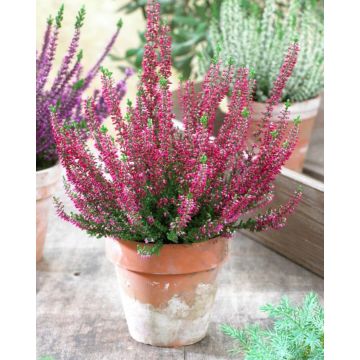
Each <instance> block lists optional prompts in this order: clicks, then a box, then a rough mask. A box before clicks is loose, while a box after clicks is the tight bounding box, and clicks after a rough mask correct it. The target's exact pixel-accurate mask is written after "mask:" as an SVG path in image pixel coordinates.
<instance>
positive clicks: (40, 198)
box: [36, 164, 61, 262]
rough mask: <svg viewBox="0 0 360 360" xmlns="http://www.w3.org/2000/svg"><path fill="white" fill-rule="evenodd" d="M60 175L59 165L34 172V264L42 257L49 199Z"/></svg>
mask: <svg viewBox="0 0 360 360" xmlns="http://www.w3.org/2000/svg"><path fill="white" fill-rule="evenodd" d="M60 175H61V168H60V165H59V164H56V165H54V166H52V167H50V168H48V169H45V170H40V171H37V172H36V262H38V261H40V260H41V258H42V256H43V251H44V242H45V236H46V230H47V224H48V214H49V208H50V204H51V197H52V196H53V195H54V193H55V190H56V185H57V183H58V182H59V179H60Z"/></svg>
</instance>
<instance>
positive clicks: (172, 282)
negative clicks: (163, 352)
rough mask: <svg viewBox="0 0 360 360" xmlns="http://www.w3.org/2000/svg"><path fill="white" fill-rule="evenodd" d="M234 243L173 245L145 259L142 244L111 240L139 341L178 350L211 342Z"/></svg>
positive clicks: (134, 335) (220, 240)
mask: <svg viewBox="0 0 360 360" xmlns="http://www.w3.org/2000/svg"><path fill="white" fill-rule="evenodd" d="M228 241H229V239H225V238H221V237H219V238H215V239H212V240H209V241H205V242H201V243H194V244H189V245H187V244H186V245H183V244H179V245H177V244H169V245H164V246H163V248H162V249H161V250H160V254H159V255H153V256H151V257H141V256H140V255H139V254H138V253H137V251H136V246H137V243H136V242H131V241H124V240H113V239H107V240H106V253H107V257H108V259H109V260H110V261H111V262H112V263H114V265H115V268H116V273H117V275H118V278H119V280H120V285H121V299H122V304H123V308H124V312H125V317H126V321H127V324H128V328H129V332H130V335H131V337H132V338H133V339H135V340H136V341H139V342H141V343H145V344H150V345H155V346H164V347H176V346H183V345H190V344H194V343H196V342H198V341H200V340H201V339H203V338H204V337H205V335H206V332H207V329H208V325H209V320H210V313H211V308H212V305H213V303H214V299H215V294H216V288H217V285H216V277H217V274H218V271H219V269H220V265H221V264H222V263H223V261H224V260H225V259H226V258H227V255H228Z"/></svg>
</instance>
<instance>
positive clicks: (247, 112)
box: [241, 107, 250, 118]
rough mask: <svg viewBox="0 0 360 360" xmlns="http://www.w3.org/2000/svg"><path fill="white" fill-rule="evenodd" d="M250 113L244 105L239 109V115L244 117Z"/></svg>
mask: <svg viewBox="0 0 360 360" xmlns="http://www.w3.org/2000/svg"><path fill="white" fill-rule="evenodd" d="M249 115H250V111H249V109H248V108H247V107H244V108H243V109H242V111H241V116H242V117H244V118H248V117H249Z"/></svg>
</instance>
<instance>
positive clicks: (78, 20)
mask: <svg viewBox="0 0 360 360" xmlns="http://www.w3.org/2000/svg"><path fill="white" fill-rule="evenodd" d="M85 14H86V11H85V6H84V5H83V6H82V7H81V8H80V10H79V12H78V13H77V15H76V22H75V28H76V29H80V28H81V27H82V26H83V25H84V20H85Z"/></svg>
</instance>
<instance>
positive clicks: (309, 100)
mask: <svg viewBox="0 0 360 360" xmlns="http://www.w3.org/2000/svg"><path fill="white" fill-rule="evenodd" d="M320 99H321V94H318V95H316V96H314V97H312V98H310V99H307V100H303V101H294V102H291V104H292V106H294V105H295V104H303V103H307V102H315V100H316V101H317V100H320ZM252 102H253V103H254V104H264V105H266V101H256V100H254V101H252ZM282 104H285V101H280V102H279V103H278V104H277V105H275V106H278V105H282ZM290 109H291V106H290Z"/></svg>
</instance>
